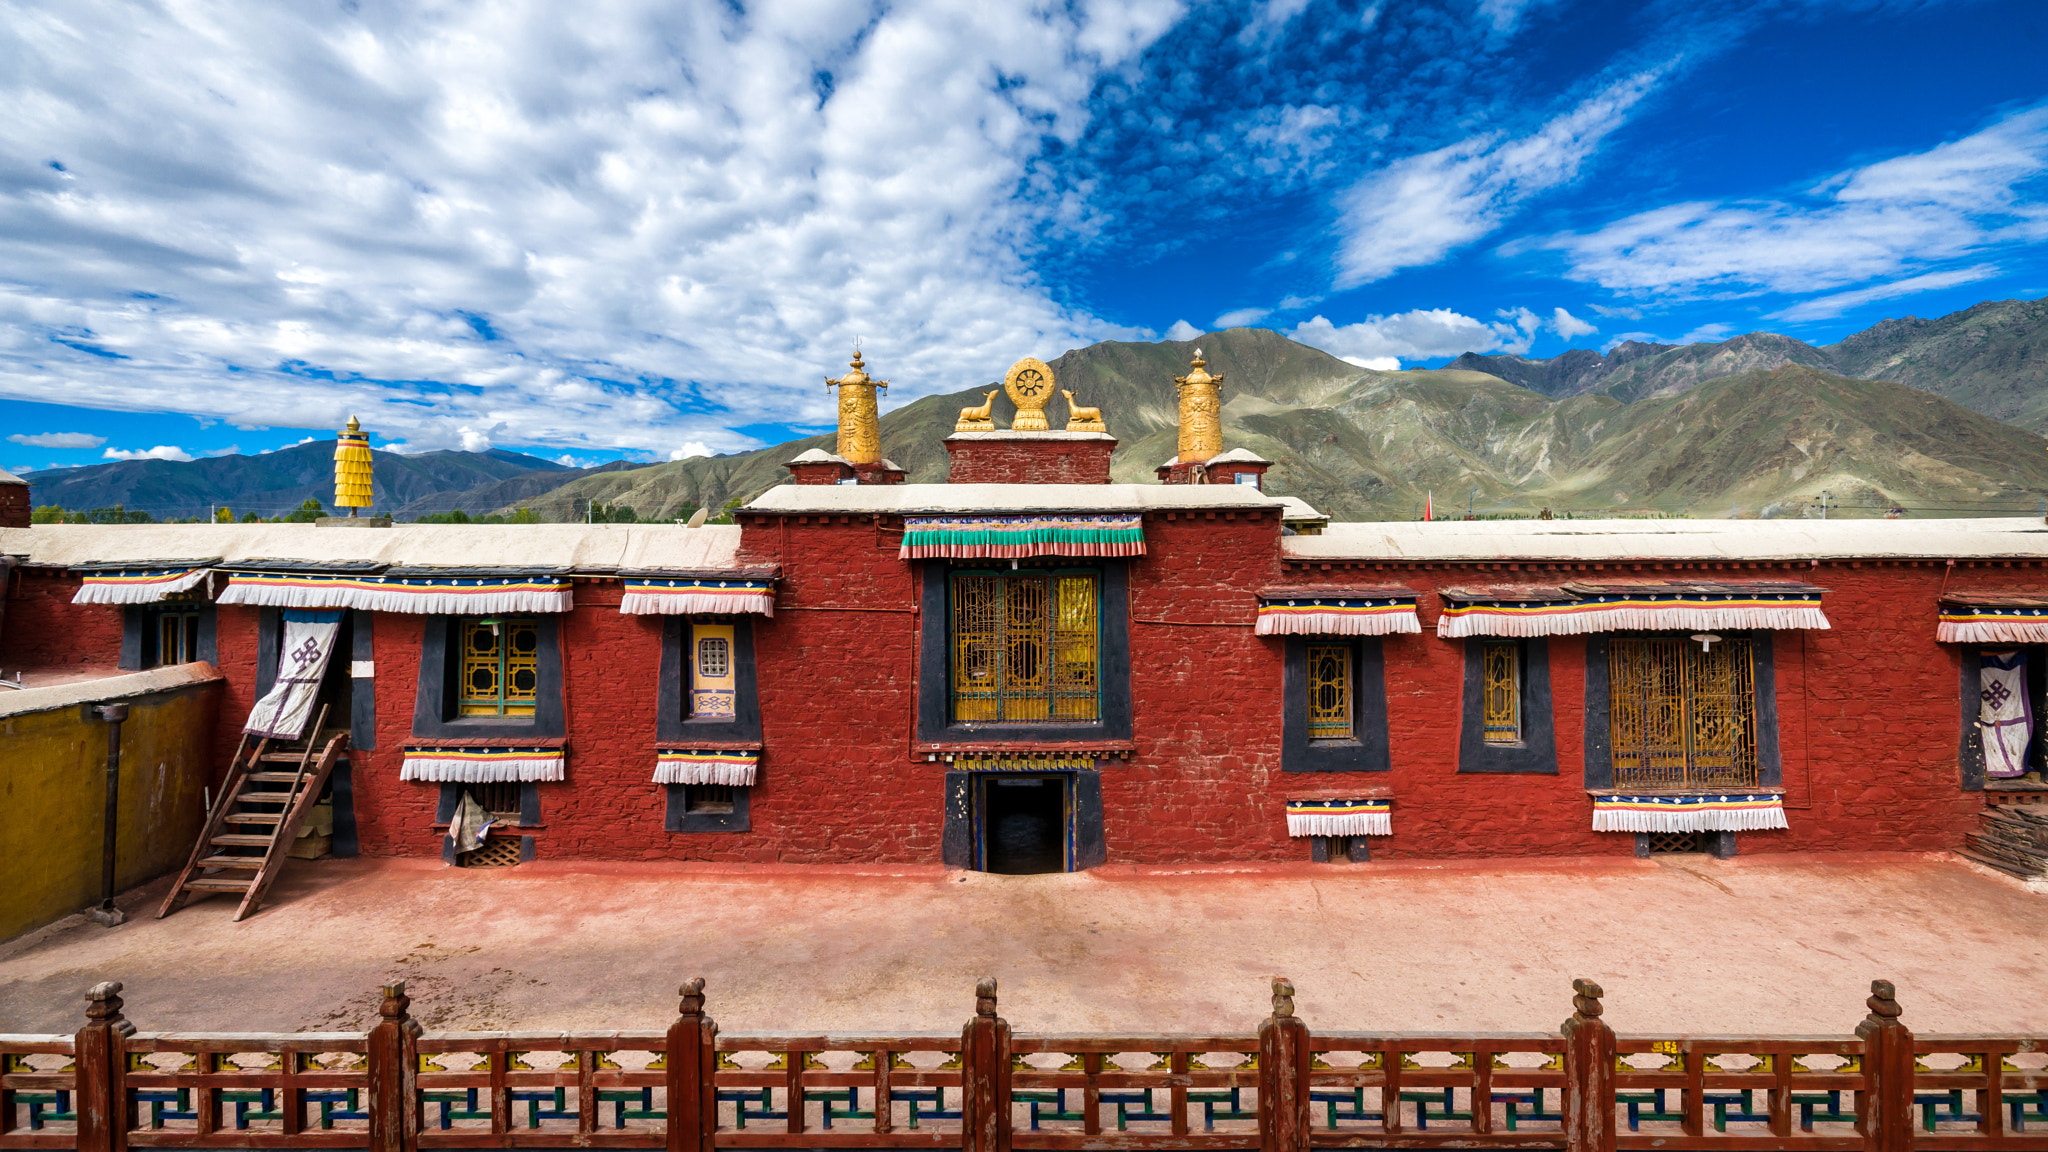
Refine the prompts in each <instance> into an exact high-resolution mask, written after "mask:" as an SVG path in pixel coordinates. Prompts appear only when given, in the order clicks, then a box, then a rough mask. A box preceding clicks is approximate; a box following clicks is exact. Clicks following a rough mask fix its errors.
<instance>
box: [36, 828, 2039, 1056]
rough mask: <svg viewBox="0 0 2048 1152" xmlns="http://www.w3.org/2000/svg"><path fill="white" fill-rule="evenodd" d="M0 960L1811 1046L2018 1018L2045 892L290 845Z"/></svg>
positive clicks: (1069, 1020)
mask: <svg viewBox="0 0 2048 1152" xmlns="http://www.w3.org/2000/svg"><path fill="white" fill-rule="evenodd" d="M164 884H165V881H158V882H157V883H156V884H153V885H150V886H148V887H146V888H143V889H138V890H137V891H135V892H131V893H129V894H128V895H127V896H126V897H124V898H123V900H122V905H123V906H124V907H126V908H127V909H128V910H129V912H130V915H131V916H136V917H138V918H137V919H135V920H132V921H131V922H130V923H128V924H125V925H122V926H120V927H117V928H113V929H103V928H100V927H97V926H95V925H91V924H87V923H82V922H80V921H79V920H78V919H77V918H74V919H73V920H69V921H65V922H63V923H60V924H58V925H54V926H52V927H50V928H47V929H44V930H42V931H41V932H39V933H35V934H32V935H30V936H28V937H24V938H22V939H19V940H16V941H14V942H12V943H9V944H6V945H0V1032H41V1031H69V1030H72V1029H73V1028H75V1027H76V1026H77V1024H78V1021H79V1018H80V1016H81V1015H82V1009H83V1000H82V999H81V993H82V992H83V991H84V990H85V988H87V987H88V986H89V985H91V984H92V983H94V982H95V981H98V980H119V981H122V982H123V983H124V984H125V985H126V986H127V989H126V992H125V993H124V995H125V997H126V999H127V1002H128V1015H129V1018H130V1019H131V1020H133V1021H134V1022H135V1024H136V1026H137V1027H139V1028H142V1029H145V1030H179V1029H183V1030H202V1029H203V1030H208V1031H292V1030H307V1029H311V1030H320V1029H358V1028H363V1027H366V1026H367V1023H366V1022H367V1021H368V1020H369V1018H370V1017H371V1016H372V1015H373V1014H374V1010H375V1003H376V996H375V990H376V988H377V986H378V985H379V984H380V983H382V982H384V981H388V980H392V979H400V978H402V979H404V980H406V981H407V982H408V984H409V986H410V990H411V993H412V996H413V1001H414V1012H415V1014H416V1015H417V1016H419V1017H420V1019H421V1020H422V1021H423V1022H425V1023H426V1025H427V1026H428V1027H429V1028H442V1029H458V1028H462V1029H518V1030H525V1029H572V1028H573V1029H601V1028H661V1027H665V1026H666V1024H667V1022H668V1020H669V1018H670V1014H671V1013H673V1012H674V1010H675V995H674V991H675V987H676V985H677V984H678V983H679V982H680V981H681V980H682V979H683V978H685V977H688V976H693V975H702V976H704V977H706V979H707V983H708V985H709V988H708V992H709V995H710V1009H711V1012H712V1014H713V1015H714V1016H715V1017H716V1018H717V1019H718V1020H719V1021H720V1023H721V1024H722V1025H723V1026H724V1027H726V1028H727V1029H731V1030H750V1031H751V1030H765V1029H798V1030H805V1031H812V1030H816V1031H823V1030H828V1029H830V1030H848V1029H891V1030H895V1029H904V1030H912V1029H915V1030H947V1031H950V1030H955V1029H957V1028H958V1027H959V1026H960V1024H961V1023H962V1021H964V1020H965V1018H966V1017H967V1016H968V1015H970V1014H971V1013H972V1011H973V985H974V980H975V978H976V977H977V976H982V975H994V976H997V977H1000V978H1001V980H1002V1010H1003V1014H1004V1015H1005V1016H1006V1017H1008V1018H1009V1020H1010V1021H1011V1023H1012V1024H1013V1025H1014V1026H1016V1027H1017V1028H1019V1029H1027V1030H1038V1029H1058V1030H1092V1031H1121V1032H1130V1031H1141V1032H1142V1031H1202V1030H1208V1029H1233V1030H1245V1029H1249V1028H1251V1027H1253V1025H1254V1023H1255V1021H1256V1020H1257V1018H1258V1017H1259V1016H1260V1015H1261V1014H1263V1013H1264V1012H1265V1010H1266V981H1267V978H1268V977H1269V976H1270V975H1272V974H1275V973H1278V974H1284V975H1287V976H1290V977H1292V978H1293V980H1294V982H1295V985H1296V987H1297V988H1298V989H1299V990H1300V996H1299V1010H1300V1012H1301V1014H1302V1015H1303V1016H1304V1017H1305V1018H1306V1019H1307V1020H1308V1021H1309V1023H1310V1025H1311V1027H1315V1026H1321V1027H1325V1028H1331V1029H1371V1030H1431V1031H1435V1030H1446V1029H1475V1030H1476V1029H1484V1030H1536V1029H1541V1030H1550V1029H1554V1028H1556V1027H1557V1025H1558V1022H1559V1021H1561V1020H1563V1019H1564V1018H1565V1016H1567V1015H1568V1014H1569V1013H1570V995H1571V992H1570V986H1571V979H1572V978H1573V977H1575V976H1587V977H1591V978H1593V979H1595V980H1598V981H1599V982H1600V983H1602V984H1603V985H1605V986H1606V990H1607V1005H1608V1017H1607V1018H1608V1020H1609V1022H1610V1023H1612V1024H1613V1025H1614V1026H1615V1027H1616V1028H1618V1029H1620V1030H1622V1031H1653V1030H1654V1031H1673V1030H1682V1031H1692V1032H1774V1033H1840V1032H1846V1031H1848V1030H1850V1029H1851V1028H1853V1027H1854V1025H1855V1024H1856V1022H1857V1020H1858V1019H1860V1018H1861V1017H1862V1015H1863V1007H1862V1002H1863V997H1864V996H1865V994H1866V993H1867V991H1868V988H1869V982H1870V980H1871V979H1872V978H1874V977H1883V978H1886V979H1889V980H1892V981H1894V982H1895V983H1896V984H1897V985H1898V997H1899V1001H1900V1003H1901V1004H1903V1005H1904V1007H1905V1020H1906V1022H1907V1024H1908V1025H1910V1026H1911V1027H1913V1028H1915V1029H1917V1030H1920V1031H2033V1032H2036V1033H2039V1032H2040V1031H2041V1030H2043V1029H2048V998H2044V997H2042V996H2041V995H2040V994H2039V987H2040V980H2041V973H2042V969H2043V965H2044V963H2048V945H2044V941H2048V896H2041V895H2035V894H2031V893H2028V892H2026V891H2024V890H2022V888H2021V887H2020V886H2019V885H2018V884H2016V883H2013V882H2009V881H2004V880H2001V879H1997V878H1993V877H1991V876H1989V875H1987V874H1984V873H1981V872H1978V871H1975V870H1973V869H1971V868H1970V867H1968V866H1965V865H1962V864H1960V863H1956V862H1954V861H1951V860H1949V859H1947V858H1945V857H1922V856H1875V855H1873V856H1856V857H1848V856H1842V855H1831V856H1826V857H1819V856H1757V857H1750V858H1744V859H1737V860H1731V861H1716V860H1711V859H1706V858H1701V857H1674V858H1665V859H1660V860H1653V861H1638V860H1572V861H1555V862H1508V863H1491V864H1476V863H1457V864H1418V863H1394V864H1388V863H1380V864H1366V865H1357V866H1342V865H1331V866H1321V865H1306V864H1304V865H1291V866H1265V867H1258V868H1248V869H1243V870H1236V871H1231V870H1203V871H1182V872H1174V871H1166V870H1158V869H1145V870H1138V869H1130V868H1107V869H1102V870H1099V871H1096V872H1093V873H1088V874H1082V875H1072V876H1023V877H1006V876H990V875H981V874H963V873H949V872H945V871H942V870H940V869H937V868H898V869H888V868H846V869H826V868H798V867H765V868H764V867H742V866H703V865H661V864H620V865H609V866H603V865H567V864H546V863H541V864H533V865H527V866H523V867H520V868H517V869H508V870H502V871H485V870H472V871H458V870H453V869H447V868H444V867H443V866H442V865H441V864H440V863H439V862H430V861H414V860H403V861H401V860H321V861H313V862H303V861H300V862H294V863H293V864H292V866H291V867H290V868H289V869H288V870H287V871H286V873H285V874H284V877H283V878H282V879H281V880H280V882H279V883H278V885H277V887H276V889H274V890H273V895H272V897H271V901H270V904H269V906H268V907H266V908H265V909H264V910H263V911H262V912H260V913H259V914H258V915H256V916H255V917H252V918H251V919H250V920H248V921H246V922H244V923H242V924H234V923H232V922H231V921H230V919H229V917H230V915H231V913H232V912H233V908H234V905H233V904H232V903H231V902H230V901H229V900H228V899H226V898H224V897H213V898H211V899H207V900H203V901H201V902H199V903H197V904H194V905H192V906H190V907H188V908H187V909H185V910H184V911H181V912H178V913H176V914H174V915H173V916H171V917H170V918H169V919H167V920H161V921H158V920H153V919H150V916H151V915H152V914H153V911H154V905H155V903H156V901H157V900H159V899H160V898H161V896H162V892H163V886H164Z"/></svg>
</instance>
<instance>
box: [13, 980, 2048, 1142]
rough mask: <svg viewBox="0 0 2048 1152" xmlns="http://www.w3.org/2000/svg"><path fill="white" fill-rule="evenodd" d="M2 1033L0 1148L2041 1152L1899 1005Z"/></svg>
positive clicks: (685, 1019)
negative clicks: (1829, 1032) (1211, 1030)
mask: <svg viewBox="0 0 2048 1152" xmlns="http://www.w3.org/2000/svg"><path fill="white" fill-rule="evenodd" d="M120 990H121V986H120V985H118V984H101V985H98V986H97V987H95V988H93V989H92V990H91V991H90V992H89V993H88V994H87V1002H88V1007H87V1019H86V1024H85V1027H83V1028H82V1029H80V1030H79V1031H78V1033H77V1034H76V1035H74V1036H26V1035H6V1034H0V1149H14V1148H77V1149H80V1150H81V1152H118V1150H121V1149H125V1148H130V1147H134V1148H146V1147H164V1148H173V1147H178V1148H368V1149H372V1150H374V1152H412V1150H415V1149H432V1148H516V1147H527V1148H590V1147H620V1148H665V1149H668V1150H669V1152H714V1150H715V1149H719V1148H957V1149H961V1152H1012V1150H1013V1149H1048V1150H1076V1152H1079V1150H1083V1149H1088V1150H1112V1152H1113V1150H1116V1149H1195V1150H1199V1149H1219V1150H1220V1149H1245V1150H1250V1149H1259V1150H1260V1152H1311V1150H1312V1149H1318V1148H1428V1147H1442V1148H1569V1149H1573V1150H1575V1152H1579V1150H1583V1152H1610V1150H1614V1149H1628V1148H1642V1149H1648V1148H1657V1149H1673V1150H1686V1149H1711V1148H1719V1149H1729V1150H1731V1152H1738V1150H1748V1149H1766V1148H1768V1149H1842V1150H1847V1149H1858V1150H1863V1149H1869V1150H1871V1152H1909V1150H1912V1149H1958V1150H1960V1149H1985V1150H1987V1152H1990V1150H2003V1149H2037V1150H2042V1152H2048V1037H2044V1036H2027V1035H1985V1036H1919V1037H1915V1036H1914V1035H1913V1034H1912V1033H1911V1032H1910V1031H1909V1030H1908V1029H1907V1028H1906V1027H1905V1026H1904V1025H1903V1024H1902V1023H1901V1021H1900V1019H1899V1016H1900V1010H1899V1005H1898V1002H1897V1000H1896V998H1895V997H1894V995H1893V992H1892V988H1891V985H1889V984H1887V983H1885V982H1883V981H1878V982H1876V983H1874V984H1873V985H1872V990H1871V991H1872V994H1871V997H1870V999H1869V1001H1868V1002H1867V1003H1868V1007H1869V1011H1870V1014H1869V1016H1868V1018H1866V1019H1865V1020H1864V1022H1863V1023H1862V1024H1861V1025H1859V1026H1858V1028H1857V1029H1856V1032H1855V1034H1854V1035H1844V1036H1691V1035H1688V1036H1637V1035H1619V1036H1617V1035H1616V1034H1615V1033H1614V1032H1613V1031H1612V1030H1610V1029H1609V1028H1608V1027H1607V1026H1606V1025H1605V1024H1604V1023H1603V1022H1602V1021H1601V1018H1600V1017H1601V991H1600V989H1599V987H1598V986H1597V985H1594V984H1591V983H1589V982H1586V981H1577V982H1575V984H1574V991H1575V996H1574V999H1573V1012H1572V1016H1571V1018H1570V1019H1569V1020H1567V1021H1566V1022H1565V1025H1564V1027H1563V1028H1562V1029H1560V1030H1559V1032H1558V1033H1556V1034H1551V1033H1492V1034H1479V1033H1472V1034H1465V1033H1407V1034H1396V1033H1381V1032H1311V1031H1310V1029H1309V1028H1308V1026H1307V1024H1306V1023H1305V1022H1304V1021H1303V1020H1301V1019H1300V1018H1299V1017H1297V1016H1295V1014H1294V1002H1293V988H1292V987H1291V986H1290V985H1289V984H1288V983H1287V982H1286V981H1284V980H1276V981H1275V982H1274V988H1273V993H1274V995H1273V1007H1272V1012H1271V1014H1270V1015H1269V1016H1268V1017H1267V1018H1266V1020H1265V1021H1264V1022H1263V1023H1262V1024H1260V1026H1259V1029H1258V1031H1257V1032H1256V1033H1245V1034H1239V1035H1133V1036H1076V1035H1065V1034H1057V1033H1036V1032H1012V1031H1011V1029H1010V1026H1009V1024H1008V1023H1007V1022H1006V1021H1004V1020H1003V1019H1002V1018H1001V1017H1000V1016H998V1015H997V1014H996V987H995V981H993V980H984V981H982V982H981V983H980V985H979V986H978V987H977V988H976V990H975V991H976V1003H975V1015H974V1016H973V1017H972V1018H971V1019H970V1020H969V1021H968V1023H967V1025H966V1027H965V1028H964V1029H963V1030H962V1031H961V1032H960V1033H959V1034H957V1035H954V1034H944V1035H936V1034H897V1035H851V1034H849V1035H838V1034H830V1033H826V1034H811V1033H796V1032H721V1031H719V1029H718V1027H717V1025H716V1024H714V1023H713V1022H712V1020H711V1019H710V1017H708V1016H707V1015H705V1012H704V994H703V981H701V980H692V981H691V982H690V983H688V984H686V985H685V986H684V987H683V990H682V1007H681V1011H680V1012H679V1014H678V1015H677V1017H676V1018H675V1020H674V1021H673V1022H672V1023H671V1024H670V1025H669V1027H668V1028H667V1030H665V1031H636V1032H564V1033H541V1032H436V1033H427V1032H423V1031H422V1030H421V1029H420V1027H419V1025H418V1024H417V1023H416V1022H415V1021H414V1020H413V1019H412V1018H411V1016H410V1014H409V1012H408V1008H409V1003H410V1002H409V1001H408V1000H407V998H406V996H405V988H404V986H403V985H393V986H391V987H389V988H386V989H385V994H384V999H383V1002H382V1004H381V1006H380V1008H379V1020H378V1022H377V1024H376V1026H375V1027H373V1028H372V1029H371V1030H370V1031H368V1032H305V1033H291V1034H268V1033H204V1034H201V1033H180V1032H155V1033H152V1032H137V1031H135V1030H134V1028H133V1026H132V1025H130V1024H129V1023H128V1022H127V1020H126V1019H125V1018H124V1017H123V1015H122V1002H121V998H120Z"/></svg>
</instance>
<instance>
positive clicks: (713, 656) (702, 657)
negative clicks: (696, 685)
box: [697, 636, 732, 680]
mask: <svg viewBox="0 0 2048 1152" xmlns="http://www.w3.org/2000/svg"><path fill="white" fill-rule="evenodd" d="M731 667H732V653H731V648H730V646H729V645H727V644H726V641H725V637H723V636H707V637H705V638H704V639H702V640H699V641H697V675H699V676H702V677H704V678H705V679H706V680H722V679H724V678H725V675H726V673H727V671H728V670H730V669H731Z"/></svg>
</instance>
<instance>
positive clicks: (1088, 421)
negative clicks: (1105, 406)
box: [1060, 388, 1109, 432]
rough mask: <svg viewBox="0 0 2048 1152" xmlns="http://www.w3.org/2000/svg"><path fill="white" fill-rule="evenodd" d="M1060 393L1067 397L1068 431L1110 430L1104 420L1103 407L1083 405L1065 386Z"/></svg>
mask: <svg viewBox="0 0 2048 1152" xmlns="http://www.w3.org/2000/svg"><path fill="white" fill-rule="evenodd" d="M1060 395H1062V396H1065V397H1066V398H1067V431H1069V432H1107V431H1109V425H1107V424H1104V423H1103V422H1102V409H1100V408H1083V407H1081V406H1080V405H1079V404H1076V403H1074V394H1073V393H1072V392H1069V391H1067V390H1066V389H1065V388H1062V389H1060Z"/></svg>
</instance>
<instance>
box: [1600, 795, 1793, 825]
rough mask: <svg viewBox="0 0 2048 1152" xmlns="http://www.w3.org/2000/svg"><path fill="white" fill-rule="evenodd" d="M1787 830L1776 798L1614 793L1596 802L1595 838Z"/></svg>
mask: <svg viewBox="0 0 2048 1152" xmlns="http://www.w3.org/2000/svg"><path fill="white" fill-rule="evenodd" d="M1786 827H1789V825H1787V824H1786V823H1785V798H1784V797H1783V796H1780V795H1778V794H1777V793H1775V792H1719V793H1713V794H1706V795H1683V796H1674V795H1659V794H1655V793H1650V794H1644V793H1631V792H1612V793H1606V794H1603V795H1597V796H1595V797H1593V831H1595V832H1754V831H1759V830H1763V829H1770V828H1786Z"/></svg>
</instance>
